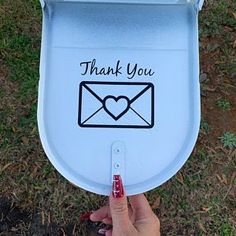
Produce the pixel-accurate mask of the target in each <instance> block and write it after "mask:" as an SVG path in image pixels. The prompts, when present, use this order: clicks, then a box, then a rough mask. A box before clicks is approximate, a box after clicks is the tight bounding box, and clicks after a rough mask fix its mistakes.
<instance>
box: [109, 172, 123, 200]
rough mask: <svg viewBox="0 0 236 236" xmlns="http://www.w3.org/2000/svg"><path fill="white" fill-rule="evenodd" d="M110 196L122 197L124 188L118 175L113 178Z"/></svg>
mask: <svg viewBox="0 0 236 236" xmlns="http://www.w3.org/2000/svg"><path fill="white" fill-rule="evenodd" d="M112 194H113V197H114V198H122V197H123V196H124V187H123V183H122V179H121V176H120V175H114V176H113V186H112Z"/></svg>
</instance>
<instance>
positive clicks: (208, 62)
mask: <svg viewBox="0 0 236 236" xmlns="http://www.w3.org/2000/svg"><path fill="white" fill-rule="evenodd" d="M234 9H236V1H234V0H219V1H217V3H216V2H215V1H210V0H208V1H206V5H205V7H204V9H203V11H202V12H201V14H200V33H201V57H202V58H203V60H201V63H202V64H201V67H202V69H201V70H202V72H203V73H206V74H207V80H206V81H205V82H204V83H205V84H204V85H205V86H209V87H212V88H213V89H214V92H208V91H206V92H205V93H206V94H205V96H203V97H202V117H203V118H202V121H201V128H200V135H199V139H198V142H197V145H196V148H195V150H194V151H193V153H192V155H191V157H190V158H189V160H188V162H187V163H186V165H185V166H184V167H183V168H182V169H181V171H180V172H179V173H178V175H176V176H175V177H173V178H172V179H171V180H169V181H168V182H167V183H165V184H164V185H162V186H161V187H159V188H157V189H154V190H152V191H150V192H148V193H147V197H148V199H149V202H150V204H151V205H153V204H154V203H155V200H156V199H157V198H159V197H160V205H159V206H157V207H155V209H154V211H155V213H156V214H157V215H158V216H159V218H160V219H161V223H162V232H163V235H207V236H218V235H220V236H233V235H236V232H235V226H234V225H233V223H232V219H234V218H235V217H236V216H234V215H233V214H234V213H233V209H235V206H236V201H235V197H234V195H233V185H235V183H236V182H235V181H236V180H235V178H233V177H234V174H233V173H234V172H235V165H236V163H235V156H233V155H234V149H235V147H236V135H235V134H236V128H235V121H234V120H233V119H232V117H235V115H236V114H235V106H236V104H235V100H234V96H235V94H236V89H235V88H236V84H235V75H236V60H235V58H236V52H235V49H234V48H233V42H234V40H235V28H236V20H235V19H234V17H233V14H232V12H233V11H234V12H235V10H234ZM40 39H41V9H40V5H39V1H38V0H14V1H12V0H0V189H1V193H0V199H1V197H3V196H6V197H8V198H9V199H10V201H11V203H14V204H16V206H18V207H19V208H20V209H22V210H25V209H27V210H28V211H29V212H30V215H31V220H32V219H33V220H35V218H34V217H35V215H36V216H37V217H38V218H37V219H38V220H37V223H38V224H39V226H38V228H37V229H36V228H34V227H35V226H34V225H35V224H34V222H33V223H32V222H31V223H30V224H28V223H27V225H26V226H25V227H21V226H20V225H16V226H15V228H16V229H17V230H18V231H17V233H19V235H34V233H35V235H43V234H42V233H41V232H42V230H46V228H47V227H49V228H54V229H55V230H58V232H59V231H60V229H62V228H63V229H64V230H65V231H66V232H67V235H70V233H69V232H71V231H72V230H71V228H72V229H73V227H74V226H75V225H76V233H77V234H76V235H88V233H87V232H88V231H89V229H88V227H87V226H86V224H82V223H80V222H79V215H80V213H82V212H84V211H90V210H95V209H97V208H98V207H99V206H101V205H104V204H105V202H106V198H104V197H100V196H97V195H95V194H91V193H88V192H86V191H83V190H81V189H79V188H76V187H74V186H73V185H71V184H70V183H69V182H68V181H67V180H66V179H64V178H63V177H62V176H60V175H59V174H58V173H57V171H56V170H55V169H54V167H53V166H52V165H51V163H50V162H49V161H48V159H47V158H46V156H45V154H44V151H43V149H42V146H41V144H40V140H39V136H38V129H37V119H36V117H37V115H36V113H37V96H38V91H37V89H38V81H39V73H38V71H39V68H38V67H39V56H40ZM225 111H227V112H225ZM225 124H227V132H225V130H226V128H225ZM219 137H220V138H219ZM220 144H221V145H220ZM170 148H171V146H170ZM158 158H164V157H158ZM2 169H4V171H2ZM224 178H225V179H226V182H227V183H224V181H223V182H221V181H220V179H224ZM207 208H209V210H208V211H206V210H204V209H207ZM42 215H44V218H45V221H46V223H45V225H44V226H43V225H42V221H43V218H42ZM49 219H50V222H51V223H48V220H49ZM47 224H48V226H47ZM199 225H200V226H199ZM68 227H69V228H68ZM70 227H71V228H70ZM91 227H92V226H91V225H90V228H91ZM33 229H35V230H36V232H33V233H32V231H30V230H33ZM47 229H48V228H47ZM40 230H41V231H40ZM43 232H44V231H43ZM0 234H1V232H0ZM3 235H4V234H3ZM6 235H7V233H6ZM48 235H57V234H56V233H51V234H50V233H49V234H48Z"/></svg>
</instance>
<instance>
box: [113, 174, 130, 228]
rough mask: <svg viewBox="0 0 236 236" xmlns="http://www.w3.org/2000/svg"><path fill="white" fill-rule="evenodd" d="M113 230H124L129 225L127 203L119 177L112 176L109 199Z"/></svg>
mask: <svg viewBox="0 0 236 236" xmlns="http://www.w3.org/2000/svg"><path fill="white" fill-rule="evenodd" d="M109 201H110V211H111V217H112V222H113V229H114V230H115V228H121V227H122V228H124V227H126V226H128V225H129V224H130V220H129V213H128V202H127V197H126V196H125V192H124V187H123V183H122V179H121V176H120V175H114V177H113V186H112V194H111V196H110V198H109Z"/></svg>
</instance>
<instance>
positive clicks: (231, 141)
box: [219, 132, 236, 149]
mask: <svg viewBox="0 0 236 236" xmlns="http://www.w3.org/2000/svg"><path fill="white" fill-rule="evenodd" d="M219 139H220V141H221V143H222V144H223V145H224V147H225V148H230V149H232V148H236V135H235V134H233V133H231V132H225V133H224V134H223V136H221V137H220V138H219Z"/></svg>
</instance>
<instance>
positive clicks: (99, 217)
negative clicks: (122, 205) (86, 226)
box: [90, 206, 111, 221]
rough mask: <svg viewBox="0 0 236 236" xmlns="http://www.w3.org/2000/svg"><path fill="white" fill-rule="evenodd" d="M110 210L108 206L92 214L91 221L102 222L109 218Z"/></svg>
mask: <svg viewBox="0 0 236 236" xmlns="http://www.w3.org/2000/svg"><path fill="white" fill-rule="evenodd" d="M110 217H111V214H110V208H109V206H104V207H102V208H100V209H98V210H97V211H95V212H93V213H92V214H91V216H90V220H91V221H103V219H105V218H110Z"/></svg>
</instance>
